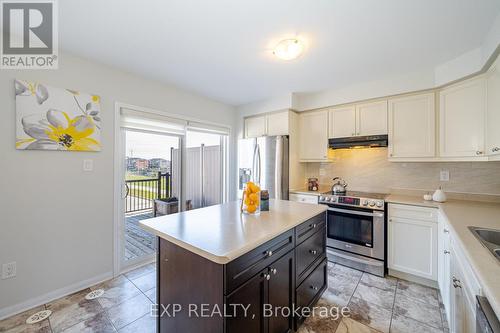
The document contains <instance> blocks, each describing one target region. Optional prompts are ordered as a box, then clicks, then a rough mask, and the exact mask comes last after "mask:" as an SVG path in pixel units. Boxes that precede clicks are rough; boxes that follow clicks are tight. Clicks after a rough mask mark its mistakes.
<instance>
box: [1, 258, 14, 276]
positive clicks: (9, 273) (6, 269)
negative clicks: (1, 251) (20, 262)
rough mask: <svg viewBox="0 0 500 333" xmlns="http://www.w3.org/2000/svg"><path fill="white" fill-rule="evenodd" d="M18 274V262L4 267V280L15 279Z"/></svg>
mask: <svg viewBox="0 0 500 333" xmlns="http://www.w3.org/2000/svg"><path fill="white" fill-rule="evenodd" d="M16 274H17V267H16V262H15V261H14V262H9V263H7V264H3V265H2V280H5V279H10V278H13V277H15V276H16Z"/></svg>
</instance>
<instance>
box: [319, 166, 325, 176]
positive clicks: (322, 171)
mask: <svg viewBox="0 0 500 333" xmlns="http://www.w3.org/2000/svg"><path fill="white" fill-rule="evenodd" d="M319 175H320V176H324V175H326V172H325V169H323V168H320V169H319Z"/></svg>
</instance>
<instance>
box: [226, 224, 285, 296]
mask: <svg viewBox="0 0 500 333" xmlns="http://www.w3.org/2000/svg"><path fill="white" fill-rule="evenodd" d="M294 247H295V243H294V231H293V229H292V230H289V231H287V232H285V233H283V234H281V235H279V236H278V237H276V238H273V239H272V240H270V241H268V242H267V243H264V244H262V245H261V246H259V247H257V248H256V249H254V250H252V251H250V252H248V253H246V254H244V255H242V256H241V257H239V258H236V259H235V260H233V261H231V262H230V263H228V264H227V265H225V281H224V290H225V294H226V295H227V294H229V293H230V292H232V291H233V290H234V289H235V288H237V287H238V286H240V285H241V284H243V283H244V282H246V281H247V280H248V279H250V278H251V277H253V276H254V275H255V274H257V273H259V272H260V271H261V270H263V269H264V268H266V267H267V266H268V265H270V264H272V263H273V262H274V261H276V260H277V259H279V258H280V257H281V256H283V255H284V254H286V253H287V252H289V251H291V250H293V248H294Z"/></svg>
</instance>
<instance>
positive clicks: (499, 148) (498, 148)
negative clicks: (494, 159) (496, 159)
mask: <svg viewBox="0 0 500 333" xmlns="http://www.w3.org/2000/svg"><path fill="white" fill-rule="evenodd" d="M491 151H492V152H494V153H496V152H497V151H500V147H494V148H491Z"/></svg>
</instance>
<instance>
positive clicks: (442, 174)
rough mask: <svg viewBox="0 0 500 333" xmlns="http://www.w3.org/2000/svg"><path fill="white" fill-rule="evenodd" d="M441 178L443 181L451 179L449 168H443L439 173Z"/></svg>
mask: <svg viewBox="0 0 500 333" xmlns="http://www.w3.org/2000/svg"><path fill="white" fill-rule="evenodd" d="M439 180H441V181H442V182H447V181H450V172H449V171H448V170H441V172H440V173H439Z"/></svg>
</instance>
